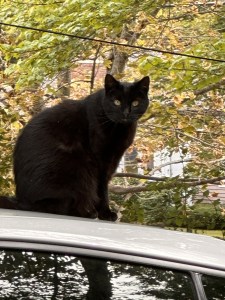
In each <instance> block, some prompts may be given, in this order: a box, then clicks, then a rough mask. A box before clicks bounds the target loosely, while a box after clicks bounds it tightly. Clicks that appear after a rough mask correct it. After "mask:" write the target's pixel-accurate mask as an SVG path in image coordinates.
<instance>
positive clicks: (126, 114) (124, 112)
mask: <svg viewBox="0 0 225 300" xmlns="http://www.w3.org/2000/svg"><path fill="white" fill-rule="evenodd" d="M129 113H130V111H129V108H125V109H124V111H123V115H124V117H125V118H127V117H128V115H129Z"/></svg>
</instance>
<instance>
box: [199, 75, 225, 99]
mask: <svg viewBox="0 0 225 300" xmlns="http://www.w3.org/2000/svg"><path fill="white" fill-rule="evenodd" d="M223 85H225V79H222V80H220V81H219V82H216V83H212V84H210V85H209V86H207V87H205V88H203V89H200V90H196V91H194V94H195V96H199V95H203V94H205V93H208V92H209V91H212V90H215V89H218V88H221V86H223Z"/></svg>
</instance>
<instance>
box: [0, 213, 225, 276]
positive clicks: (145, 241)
mask: <svg viewBox="0 0 225 300" xmlns="http://www.w3.org/2000/svg"><path fill="white" fill-rule="evenodd" d="M1 240H12V241H25V242H33V243H46V244H48V243H49V244H55V245H64V246H70V247H83V248H89V249H93V250H101V251H107V252H115V253H121V254H129V255H140V256H143V257H150V258H158V259H164V260H169V261H175V262H181V263H185V264H193V265H199V266H205V267H209V268H218V269H220V270H224V271H225V255H224V254H225V242H224V241H222V240H219V239H216V238H212V237H208V236H203V235H197V234H190V233H183V232H178V231H172V230H166V229H161V228H156V227H151V226H143V225H131V224H124V223H113V222H106V221H99V220H90V219H84V218H74V217H68V216H61V215H51V214H43V213H33V212H25V211H15V210H6V209H0V241H1Z"/></svg>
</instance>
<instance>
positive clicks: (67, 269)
mask: <svg viewBox="0 0 225 300" xmlns="http://www.w3.org/2000/svg"><path fill="white" fill-rule="evenodd" d="M194 295H195V293H194V289H193V286H192V281H191V277H190V276H189V274H188V273H182V272H176V271H172V270H167V269H162V268H161V269H160V268H155V267H150V266H143V265H138V264H130V263H123V262H119V261H109V260H103V259H96V258H87V257H85V258H84V257H75V256H71V255H63V254H50V253H37V252H25V251H22V252H19V251H11V250H4V251H0V299H10V300H13V299H15V300H17V299H35V300H39V299H40V300H41V299H56V300H57V299H76V300H77V299H87V300H103V299H104V300H109V299H110V300H119V299H145V300H157V299H166V300H170V299H171V300H175V299H179V300H180V299H188V300H191V299H196V298H195V297H196V296H194Z"/></svg>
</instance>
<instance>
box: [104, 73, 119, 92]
mask: <svg viewBox="0 0 225 300" xmlns="http://www.w3.org/2000/svg"><path fill="white" fill-rule="evenodd" d="M118 86H119V81H117V80H116V79H115V78H114V77H113V76H112V75H110V74H106V76H105V90H106V91H110V90H113V89H114V88H117V87H118Z"/></svg>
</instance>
